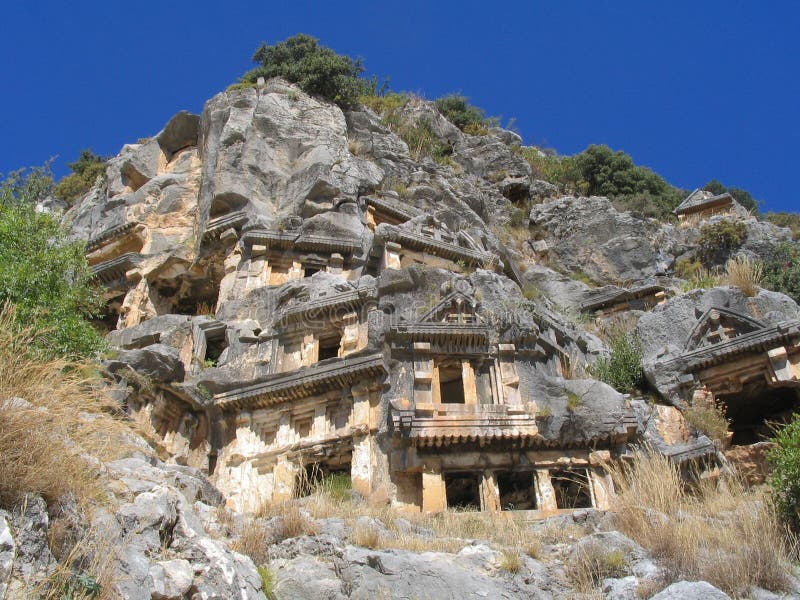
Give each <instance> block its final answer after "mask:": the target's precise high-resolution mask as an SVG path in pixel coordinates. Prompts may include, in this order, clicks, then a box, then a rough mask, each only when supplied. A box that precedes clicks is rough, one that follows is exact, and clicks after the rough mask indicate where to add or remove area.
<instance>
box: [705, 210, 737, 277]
mask: <svg viewBox="0 0 800 600" xmlns="http://www.w3.org/2000/svg"><path fill="white" fill-rule="evenodd" d="M746 239H747V226H746V225H745V224H744V223H742V222H741V221H732V220H730V219H722V220H721V221H717V222H716V223H709V224H707V225H703V227H701V228H700V239H698V241H697V245H698V250H697V253H698V257H699V258H700V260H701V261H702V262H703V264H704V265H706V266H710V265H712V264H714V263H715V262H716V261H718V260H719V259H720V257H723V258H724V257H725V256H726V255H728V254H730V253H731V252H732V251H734V250H736V249H738V248H739V247H740V246H741V245H742V244H744V242H745V240H746Z"/></svg>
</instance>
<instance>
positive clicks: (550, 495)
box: [536, 469, 558, 510]
mask: <svg viewBox="0 0 800 600" xmlns="http://www.w3.org/2000/svg"><path fill="white" fill-rule="evenodd" d="M536 506H537V507H538V508H539V510H556V509H557V508H558V504H556V491H555V490H554V489H553V483H552V482H551V481H550V470H549V469H536Z"/></svg>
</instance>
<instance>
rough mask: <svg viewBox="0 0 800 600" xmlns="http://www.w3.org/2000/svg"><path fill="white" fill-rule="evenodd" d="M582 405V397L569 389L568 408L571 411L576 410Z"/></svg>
mask: <svg viewBox="0 0 800 600" xmlns="http://www.w3.org/2000/svg"><path fill="white" fill-rule="evenodd" d="M580 405H581V397H580V396H578V394H576V393H575V392H572V391H570V390H567V410H568V411H569V412H575V411H576V410H578V407H579V406H580Z"/></svg>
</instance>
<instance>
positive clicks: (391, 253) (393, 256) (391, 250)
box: [383, 242, 401, 269]
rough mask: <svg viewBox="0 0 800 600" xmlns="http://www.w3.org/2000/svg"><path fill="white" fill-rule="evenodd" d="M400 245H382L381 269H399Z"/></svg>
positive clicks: (391, 243)
mask: <svg viewBox="0 0 800 600" xmlns="http://www.w3.org/2000/svg"><path fill="white" fill-rule="evenodd" d="M400 251H401V247H400V244H398V243H396V242H386V243H385V244H384V245H383V269H400V268H401V267H400Z"/></svg>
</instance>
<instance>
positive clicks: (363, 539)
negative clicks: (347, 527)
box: [350, 523, 384, 550]
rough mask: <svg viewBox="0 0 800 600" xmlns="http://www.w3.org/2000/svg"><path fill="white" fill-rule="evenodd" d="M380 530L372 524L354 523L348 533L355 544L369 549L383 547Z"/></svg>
mask: <svg viewBox="0 0 800 600" xmlns="http://www.w3.org/2000/svg"><path fill="white" fill-rule="evenodd" d="M383 537H384V536H382V535H381V532H380V530H379V529H378V528H377V527H375V526H373V525H366V524H363V523H356V525H355V526H354V527H353V531H352V533H351V534H350V541H351V542H353V543H354V544H355V545H356V546H363V547H364V548H369V549H370V550H375V549H377V548H382V547H384V541H383Z"/></svg>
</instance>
